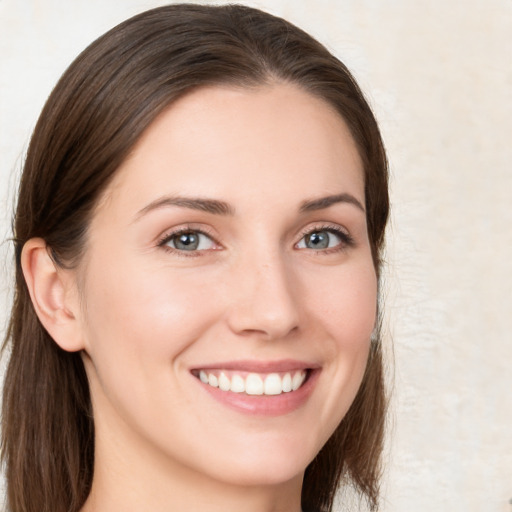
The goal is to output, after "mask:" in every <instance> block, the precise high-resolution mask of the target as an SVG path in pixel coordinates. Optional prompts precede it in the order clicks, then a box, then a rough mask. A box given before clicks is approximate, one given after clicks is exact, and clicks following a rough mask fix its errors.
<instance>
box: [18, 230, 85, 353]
mask: <svg viewBox="0 0 512 512" xmlns="http://www.w3.org/2000/svg"><path fill="white" fill-rule="evenodd" d="M21 267H22V269H23V275H24V277H25V281H26V283H27V287H28V291H29V293H30V298H31V299H32V304H33V305H34V309H35V311H36V314H37V316H38V318H39V320H40V321H41V323H42V324H43V326H44V327H45V329H46V330H47V331H48V333H49V334H50V336H51V337H52V338H53V339H54V341H55V342H56V343H57V345H59V346H60V347H61V348H62V349H64V350H66V351H68V352H76V351H78V350H82V349H83V348H84V346H83V336H82V331H81V328H80V303H79V300H78V291H77V288H76V277H75V273H74V272H72V271H70V270H66V269H63V268H61V267H59V266H57V265H56V264H55V262H54V261H53V259H52V257H51V256H50V251H49V248H48V246H47V245H46V242H45V241H44V240H43V239H42V238H31V239H30V240H29V241H28V242H27V243H26V244H25V245H24V246H23V250H22V253H21Z"/></svg>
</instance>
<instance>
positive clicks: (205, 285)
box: [78, 84, 377, 484]
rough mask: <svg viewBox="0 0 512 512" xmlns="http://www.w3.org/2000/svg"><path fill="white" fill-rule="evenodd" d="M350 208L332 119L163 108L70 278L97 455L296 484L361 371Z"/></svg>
mask: <svg viewBox="0 0 512 512" xmlns="http://www.w3.org/2000/svg"><path fill="white" fill-rule="evenodd" d="M364 204H365V197H364V178H363V169H362V163H361V160H360V157H359V155H358V151H357V149H356V146H355V144H354V141H353V140H352V137H351V136H350V134H349V131H348V129H347V127H346V125H345V123H344V122H343V120H342V119H341V117H340V116H339V115H338V114H337V113H335V112H334V111H333V110H332V109H331V108H330V107H329V106H328V105H327V104H326V103H324V102H323V101H322V100H320V99H317V98H315V97H313V96H311V95H309V94H308V93H305V92H303V91H301V90H299V89H298V88H296V87H293V86H291V85H283V84H277V85H273V86H265V87H260V88H255V89H236V88H228V87H211V88H203V89H200V90H197V91H195V92H192V93H190V94H188V95H187V96H185V97H184V98H182V99H180V100H179V101H177V102H176V103H174V104H173V105H172V106H171V107H170V108H169V109H168V110H167V111H166V112H164V113H163V114H162V115H161V116H160V117H159V118H158V119H157V120H156V121H155V122H154V123H153V124H152V125H151V126H150V128H149V129H148V130H147V131H146V132H145V134H144V136H143V137H142V138H141V139H140V141H139V142H138V144H137V145H136V147H135V149H134V150H133V152H132V154H131V155H130V156H129V158H128V159H127V160H126V161H125V162H124V164H123V165H122V166H121V168H120V169H119V172H118V173H117V175H116V177H115V179H114V181H113V182H112V183H111V184H110V186H109V188H108V189H107V190H106V192H105V194H104V196H103V197H102V199H101V201H100V203H99V205H98V207H97V210H96V212H95V215H94V217H93V220H92V222H91V226H90V231H89V239H88V248H87V252H86V255H85V257H84V261H83V262H82V265H81V268H80V269H79V273H81V279H80V280H79V281H78V282H80V283H81V284H80V293H81V300H82V304H81V315H82V316H81V323H80V325H81V327H80V334H81V336H82V342H83V347H84V350H85V354H84V361H85V364H86V369H87V373H88V376H89V380H90V385H91V392H92V400H93V408H94V415H95V422H96V433H97V445H98V447H100V448H99V449H101V447H105V449H109V450H116V449H118V452H119V453H118V454H117V457H121V458H122V457H126V458H129V457H135V458H137V457H139V456H140V457H141V459H140V460H142V458H144V460H152V459H155V460H156V459H158V460H159V461H160V463H161V464H163V465H164V466H165V467H167V468H168V469H169V471H185V470H187V471H188V474H190V475H194V474H196V475H206V476H209V477H213V478H214V479H218V480H222V481H224V482H235V483H242V484H265V483H267V484H268V483H278V482H284V481H288V480H290V479H293V478H297V477H299V476H300V475H301V474H302V472H303V470H304V469H305V467H306V465H307V464H308V463H309V462H310V461H311V460H312V459H313V458H314V456H315V455H316V454H317V452H318V451H319V450H320V448H321V447H322V445H323V444H324V443H325V442H326V441H327V439H328V438H329V436H330V435H331V434H332V432H333V431H334V429H335V428H336V426H337V425H338V424H339V422H340V420H341V419H342V418H343V416H344V415H345V413H346V412H347V410H348V408H349V406H350V404H351V402H352V400H353V399H354V397H355V394H356V392H357V389H358V387H359V385H360V382H361V380H362V377H363V373H364V369H365V365H366V360H367V355H368V350H369V340H370V336H371V332H372V330H373V327H374V323H375V316H376V294H377V281H376V275H375V270H374V267H373V263H372V257H371V250H370V244H369V241H368V236H367V225H366V217H365V212H364ZM219 386H220V387H219ZM107 440H108V441H107ZM134 454H136V455H134Z"/></svg>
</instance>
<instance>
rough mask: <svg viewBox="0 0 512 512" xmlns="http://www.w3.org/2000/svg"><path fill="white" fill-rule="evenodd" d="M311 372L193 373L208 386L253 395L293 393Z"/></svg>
mask: <svg viewBox="0 0 512 512" xmlns="http://www.w3.org/2000/svg"><path fill="white" fill-rule="evenodd" d="M309 374H310V370H307V369H303V370H295V371H289V372H273V373H254V372H250V373H249V372H237V371H233V370H206V369H204V370H202V369H201V370H195V371H194V372H193V375H194V376H195V377H197V378H198V379H199V380H200V381H201V382H202V383H203V384H206V385H207V386H210V387H212V388H218V389H219V390H221V391H226V392H232V393H240V394H245V395H252V396H258V395H267V396H275V395H281V394H284V393H292V392H293V391H297V390H298V389H300V388H301V387H302V386H303V384H304V383H305V382H306V381H307V379H308V376H309Z"/></svg>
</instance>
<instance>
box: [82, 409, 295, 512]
mask: <svg viewBox="0 0 512 512" xmlns="http://www.w3.org/2000/svg"><path fill="white" fill-rule="evenodd" d="M96 420H98V417H96ZM118 426H119V425H118ZM111 427H112V425H110V428H109V429H106V428H102V422H101V421H96V440H95V465H94V479H93V483H92V488H91V493H90V495H89V498H88V499H87V502H86V503H85V505H84V507H83V508H82V510H81V512H107V511H108V512H142V511H145V510H151V511H152V512H171V511H174V510H187V511H190V512H196V511H197V512H199V511H200V512H240V511H242V510H243V511H244V512H300V510H301V506H300V496H301V486H302V478H303V474H300V475H297V476H296V477H295V478H292V479H291V480H289V481H285V482H279V483H256V484H254V483H251V482H226V481H222V480H218V479H216V478H215V468H212V469H213V471H212V472H211V474H210V475H208V474H204V473H202V472H198V471H196V470H194V469H193V468H192V467H191V466H187V465H184V464H181V463H179V462H177V461H174V460H172V459H170V458H169V457H166V456H165V455H164V454H162V453H161V452H160V451H159V450H158V449H157V448H155V447H151V446H147V445H144V443H142V442H140V439H136V438H133V437H132V438H129V437H126V436H125V435H123V434H126V432H125V433H123V432H122V430H121V431H120V430H119V429H112V428H111ZM112 431H115V432H116V435H115V436H112V435H109V434H108V433H109V432H112Z"/></svg>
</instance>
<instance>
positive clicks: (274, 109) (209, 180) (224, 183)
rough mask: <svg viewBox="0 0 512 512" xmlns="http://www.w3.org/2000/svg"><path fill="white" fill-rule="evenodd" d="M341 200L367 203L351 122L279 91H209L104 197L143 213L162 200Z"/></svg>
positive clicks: (125, 167)
mask: <svg viewBox="0 0 512 512" xmlns="http://www.w3.org/2000/svg"><path fill="white" fill-rule="evenodd" d="M347 188H348V189H349V190H347ZM333 191H334V192H350V193H353V194H354V195H358V196H359V197H358V198H359V199H360V200H361V202H363V203H364V175H363V168H362V163H361V159H360V157H359V153H358V150H357V147H356V144H355V142H354V140H353V138H352V136H351V134H350V131H349V129H348V127H347V125H346V123H345V122H344V120H343V118H342V117H341V116H340V115H339V114H338V113H337V112H336V111H335V110H334V108H332V107H331V106H330V105H329V104H328V103H327V102H325V101H324V100H322V99H320V98H317V97H315V96H313V95H311V94H310V93H308V92H305V91H303V90H301V89H299V88H298V87H296V86H293V85H290V84H273V85H266V86H261V87H257V88H250V89H248V88H235V87H228V86H215V87H204V88H200V89H197V90H194V91H193V92H191V93H189V94H187V95H186V96H184V97H182V98H181V99H179V100H178V101H176V102H175V103H173V104H172V105H171V106H170V107H168V109H166V110H165V111H164V112H163V113H162V114H161V115H160V116H159V117H157V119H156V120H155V121H154V122H153V123H152V124H151V125H150V127H149V128H148V129H147V130H146V131H145V132H144V134H143V135H142V137H141V138H140V139H139V141H138V142H137V144H136V145H135V147H134V148H133V150H132V152H131V154H130V156H129V157H128V158H127V159H126V160H125V162H124V163H123V164H122V165H121V167H120V169H119V170H118V172H117V173H116V176H115V177H114V180H113V182H112V184H111V185H110V186H109V188H108V190H107V191H106V192H107V193H106V194H105V197H107V198H109V199H111V200H114V199H116V198H117V199H118V200H122V202H123V203H125V205H131V206H133V207H136V206H137V205H140V204H141V203H142V202H144V201H150V200H152V199H154V196H155V194H156V193H160V194H171V193H172V194H185V195H195V196H203V195H205V196H216V197H219V198H222V199H226V200H232V199H233V200H235V201H236V200H239V201H242V202H243V201H245V199H249V198H254V196H255V195H257V194H260V195H262V196H264V197H265V198H266V199H267V200H270V199H271V198H272V197H273V196H275V197H276V198H277V199H279V197H281V198H283V199H284V198H285V197H287V196H289V195H290V194H293V193H294V192H295V193H296V194H297V195H307V196H308V197H311V196H314V195H317V194H318V195H321V194H328V193H332V192H333ZM267 204H270V203H269V202H268V201H267Z"/></svg>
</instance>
